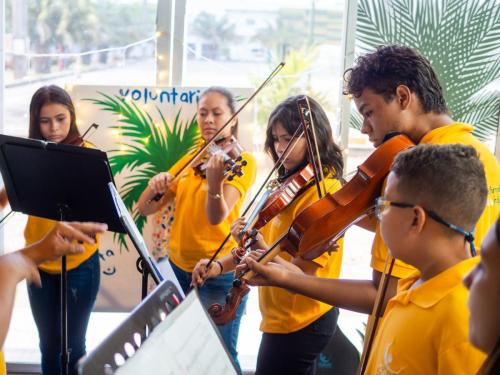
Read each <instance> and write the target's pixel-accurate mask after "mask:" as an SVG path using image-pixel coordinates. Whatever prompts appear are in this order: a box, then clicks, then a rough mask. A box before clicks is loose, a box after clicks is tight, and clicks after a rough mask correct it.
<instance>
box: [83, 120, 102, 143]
mask: <svg viewBox="0 0 500 375" xmlns="http://www.w3.org/2000/svg"><path fill="white" fill-rule="evenodd" d="M93 128H95V130H97V129H98V128H99V124H96V123H95V122H94V123H92V125H90V126H89V127H88V128H87V130H85V132H84V133H83V134H82V136H81V138H82V140H84V139H85V136H86V135H87V133H88V132H89V131H91V130H92V129H93Z"/></svg>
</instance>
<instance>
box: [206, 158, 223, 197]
mask: <svg viewBox="0 0 500 375" xmlns="http://www.w3.org/2000/svg"><path fill="white" fill-rule="evenodd" d="M225 168H226V164H225V162H224V156H223V155H221V154H214V155H212V157H211V158H210V159H209V160H208V162H207V164H206V176H207V183H208V188H209V189H210V191H211V192H212V193H214V194H215V193H216V192H221V191H222V184H223V183H224V179H225Z"/></svg>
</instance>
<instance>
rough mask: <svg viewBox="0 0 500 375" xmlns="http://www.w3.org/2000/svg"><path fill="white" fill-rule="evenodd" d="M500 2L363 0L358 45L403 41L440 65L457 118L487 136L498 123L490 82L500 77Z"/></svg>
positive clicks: (497, 100)
mask: <svg viewBox="0 0 500 375" xmlns="http://www.w3.org/2000/svg"><path fill="white" fill-rule="evenodd" d="M499 40H500V3H498V2H497V1H496V0H466V1H464V0H393V1H389V0H360V1H359V4H358V25H357V43H358V44H357V48H358V49H359V52H361V53H366V52H370V51H373V50H374V49H375V48H376V47H377V46H379V45H384V44H404V45H407V46H410V47H413V48H415V49H417V50H418V51H420V52H421V53H422V54H423V55H424V56H426V57H427V58H428V59H429V60H430V62H431V63H432V66H433V67H434V69H435V70H436V72H437V74H438V76H439V79H440V82H441V84H442V86H443V90H444V94H445V99H446V101H447V103H448V107H449V108H450V110H451V112H452V116H453V118H454V119H455V120H457V121H463V122H469V123H471V124H473V125H474V127H475V134H476V135H477V136H478V137H479V138H481V139H483V140H486V139H488V138H490V137H491V136H492V135H494V134H495V131H496V128H497V126H498V115H499V111H498V108H499V105H500V96H499V95H498V91H496V92H495V91H494V90H493V89H488V88H487V86H488V85H489V84H490V83H491V82H493V81H495V80H498V79H499V78H500V59H499V48H498V46H499V44H498V41H499Z"/></svg>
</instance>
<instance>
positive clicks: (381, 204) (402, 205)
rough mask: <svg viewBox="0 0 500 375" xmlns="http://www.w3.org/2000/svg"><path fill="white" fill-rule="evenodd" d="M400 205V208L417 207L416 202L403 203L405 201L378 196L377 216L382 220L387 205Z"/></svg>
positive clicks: (376, 204) (376, 201)
mask: <svg viewBox="0 0 500 375" xmlns="http://www.w3.org/2000/svg"><path fill="white" fill-rule="evenodd" d="M391 206H392V207H399V208H410V207H415V205H414V204H410V203H403V202H393V201H388V200H385V199H383V198H382V197H378V198H377V199H376V200H375V217H376V218H377V220H378V221H380V220H382V215H383V213H384V212H385V210H386V208H387V207H391Z"/></svg>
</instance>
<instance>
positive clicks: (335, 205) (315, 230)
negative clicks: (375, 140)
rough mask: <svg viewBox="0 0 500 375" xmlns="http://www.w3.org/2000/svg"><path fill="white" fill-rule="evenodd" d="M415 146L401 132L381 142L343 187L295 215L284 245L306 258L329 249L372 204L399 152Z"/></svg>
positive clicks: (289, 250) (285, 247)
mask: <svg viewBox="0 0 500 375" xmlns="http://www.w3.org/2000/svg"><path fill="white" fill-rule="evenodd" d="M413 146H415V144H414V143H413V142H412V141H411V140H410V139H409V138H408V137H407V136H405V135H402V134H398V135H393V136H392V137H391V138H390V139H388V140H386V141H385V142H384V143H382V144H381V145H380V146H379V147H378V148H377V149H376V150H375V151H374V152H373V153H372V154H371V155H370V156H369V157H368V159H366V160H365V161H364V162H363V164H361V165H360V166H359V167H358V170H357V172H356V174H355V175H354V177H353V178H352V179H351V180H350V181H349V182H348V183H346V184H345V185H344V186H343V187H342V188H341V189H340V190H338V191H336V192H335V193H333V194H326V195H325V196H324V197H323V198H321V199H320V200H318V201H316V202H315V203H313V204H311V205H310V206H309V207H307V208H305V209H304V210H303V211H302V212H301V213H300V214H299V215H298V216H297V217H296V218H295V220H294V221H293V223H292V225H291V227H290V229H289V231H288V233H287V235H286V238H285V239H284V240H283V241H282V243H281V245H280V247H281V249H282V250H284V251H287V252H289V253H290V254H292V255H293V256H294V257H296V256H301V257H302V258H304V259H306V260H312V259H315V258H317V257H318V256H320V255H321V254H323V253H324V252H325V251H327V250H329V249H330V248H331V247H332V245H334V244H335V243H336V242H337V240H338V239H339V238H341V237H342V236H343V234H344V233H345V230H346V229H347V228H348V227H349V224H350V223H351V222H353V221H354V220H355V219H356V218H358V217H359V216H360V215H361V214H362V213H363V212H365V211H367V210H368V209H369V208H370V207H372V206H373V204H374V201H375V198H376V197H377V196H378V195H379V194H380V191H381V189H382V184H383V183H384V180H385V178H386V176H387V175H388V174H389V170H390V167H391V165H392V161H393V160H394V158H395V157H396V155H397V154H399V153H400V152H401V151H403V150H406V149H408V148H410V147H413Z"/></svg>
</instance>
